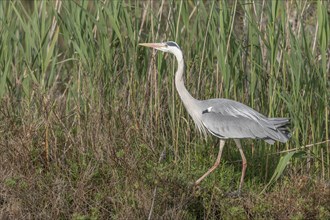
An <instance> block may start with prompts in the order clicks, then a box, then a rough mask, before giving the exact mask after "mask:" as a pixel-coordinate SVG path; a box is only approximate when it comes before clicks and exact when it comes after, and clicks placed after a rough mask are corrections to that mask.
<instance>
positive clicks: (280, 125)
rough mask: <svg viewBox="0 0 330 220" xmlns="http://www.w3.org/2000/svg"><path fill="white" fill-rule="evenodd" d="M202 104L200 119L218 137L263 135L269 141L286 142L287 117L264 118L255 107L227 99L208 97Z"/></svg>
mask: <svg viewBox="0 0 330 220" xmlns="http://www.w3.org/2000/svg"><path fill="white" fill-rule="evenodd" d="M200 104H201V105H203V106H204V109H205V110H204V111H202V116H201V120H202V122H203V125H204V126H205V127H206V128H207V130H208V131H209V132H210V133H211V134H213V135H215V136H217V137H218V138H224V139H228V138H236V139H242V138H252V139H263V140H265V141H266V142H267V143H269V144H274V142H275V141H280V142H282V143H285V142H286V141H287V140H288V138H289V135H288V130H287V128H286V127H284V126H285V125H287V124H288V123H289V120H288V119H287V118H267V117H266V116H264V115H262V114H260V113H259V112H257V111H255V110H254V109H252V108H250V107H248V106H246V105H244V104H242V103H239V102H236V101H233V100H229V99H209V100H204V101H202V102H201V103H200Z"/></svg>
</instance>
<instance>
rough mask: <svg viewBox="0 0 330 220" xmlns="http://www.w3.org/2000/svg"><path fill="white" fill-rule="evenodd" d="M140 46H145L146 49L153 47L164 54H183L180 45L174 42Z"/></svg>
mask: <svg viewBox="0 0 330 220" xmlns="http://www.w3.org/2000/svg"><path fill="white" fill-rule="evenodd" d="M139 45H140V46H144V47H151V48H154V49H156V50H161V51H163V52H169V53H173V54H176V53H178V52H180V53H181V49H180V47H179V45H178V44H177V43H175V42H173V41H167V42H164V43H142V44H139Z"/></svg>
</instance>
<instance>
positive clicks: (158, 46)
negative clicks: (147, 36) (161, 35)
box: [139, 43, 164, 50]
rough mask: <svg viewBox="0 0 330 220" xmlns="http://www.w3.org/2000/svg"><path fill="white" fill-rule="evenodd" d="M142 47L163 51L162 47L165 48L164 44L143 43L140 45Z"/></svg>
mask: <svg viewBox="0 0 330 220" xmlns="http://www.w3.org/2000/svg"><path fill="white" fill-rule="evenodd" d="M139 45H140V46H144V47H151V48H155V49H158V50H159V49H161V48H162V47H164V44H163V43H142V44H139Z"/></svg>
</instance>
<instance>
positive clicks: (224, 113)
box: [139, 41, 290, 193]
mask: <svg viewBox="0 0 330 220" xmlns="http://www.w3.org/2000/svg"><path fill="white" fill-rule="evenodd" d="M139 45H141V46H145V47H151V48H154V49H157V50H160V51H163V52H168V53H172V54H174V56H175V57H176V59H177V62H178V67H177V71H176V73H175V86H176V90H177V92H178V93H179V96H180V98H181V100H182V102H183V104H184V106H185V108H186V110H187V111H188V113H189V115H190V116H191V117H192V119H193V121H194V122H195V125H196V127H197V128H198V130H199V131H200V132H201V133H203V134H206V133H207V132H209V133H211V134H212V135H214V136H216V137H218V138H219V139H220V144H219V152H218V156H217V159H216V161H215V163H214V165H213V166H212V167H211V168H210V169H209V170H208V171H207V172H206V173H205V174H204V175H203V176H201V177H200V178H199V179H198V180H196V182H195V185H199V183H200V182H201V181H202V180H203V179H204V178H205V177H206V176H208V175H209V174H210V173H211V172H212V171H214V170H215V169H216V168H217V167H218V165H219V164H220V160H221V154H222V150H223V147H224V145H225V140H227V139H234V141H235V144H236V146H237V148H238V150H239V152H240V154H241V158H242V174H241V180H240V184H239V188H238V193H240V191H241V189H242V186H243V182H244V176H245V171H246V166H247V161H246V158H245V155H244V152H243V149H242V145H241V142H240V139H244V138H252V139H262V140H264V141H266V142H267V143H269V144H274V143H275V141H280V142H282V143H285V142H287V141H288V139H289V138H290V133H289V130H288V128H287V125H288V124H289V119H288V118H268V117H266V116H264V115H262V114H260V113H259V112H257V111H255V110H254V109H252V108H250V107H248V106H246V105H244V104H242V103H240V102H236V101H234V100H230V99H224V98H218V99H208V100H197V99H195V98H194V97H192V96H191V94H190V93H189V92H188V90H187V89H186V87H185V85H184V80H183V73H184V60H183V54H182V51H181V49H180V47H179V46H178V44H177V43H175V42H173V41H168V42H165V43H140V44H139Z"/></svg>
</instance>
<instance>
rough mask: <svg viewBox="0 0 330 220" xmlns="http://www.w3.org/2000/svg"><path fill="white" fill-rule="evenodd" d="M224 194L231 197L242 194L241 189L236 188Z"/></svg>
mask: <svg viewBox="0 0 330 220" xmlns="http://www.w3.org/2000/svg"><path fill="white" fill-rule="evenodd" d="M225 196H227V197H232V198H239V197H241V196H242V194H241V190H240V189H238V190H235V191H233V192H228V193H226V194H225Z"/></svg>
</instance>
